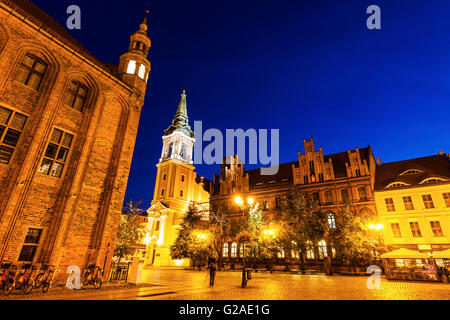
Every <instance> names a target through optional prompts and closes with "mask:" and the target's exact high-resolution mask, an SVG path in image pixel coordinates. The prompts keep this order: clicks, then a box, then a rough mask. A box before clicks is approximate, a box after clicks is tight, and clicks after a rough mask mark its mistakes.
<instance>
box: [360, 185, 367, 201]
mask: <svg viewBox="0 0 450 320" xmlns="http://www.w3.org/2000/svg"><path fill="white" fill-rule="evenodd" d="M358 194H359V200H361V201H363V200H367V191H366V187H359V188H358Z"/></svg>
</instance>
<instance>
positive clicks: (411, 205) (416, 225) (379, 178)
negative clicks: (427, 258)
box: [375, 152, 450, 253]
mask: <svg viewBox="0 0 450 320" xmlns="http://www.w3.org/2000/svg"><path fill="white" fill-rule="evenodd" d="M375 205H376V208H377V212H378V215H379V219H380V221H379V222H380V223H382V224H383V225H384V229H383V231H382V232H383V235H384V244H385V246H387V249H388V250H394V249H398V248H408V249H413V250H419V251H421V252H426V253H431V252H434V251H441V250H445V249H448V248H450V161H449V157H448V156H447V155H445V154H444V153H443V152H439V155H434V156H428V157H423V158H417V159H411V160H405V161H398V162H392V163H386V164H381V163H379V161H378V164H377V172H376V182H375Z"/></svg>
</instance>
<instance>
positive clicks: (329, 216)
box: [328, 212, 336, 229]
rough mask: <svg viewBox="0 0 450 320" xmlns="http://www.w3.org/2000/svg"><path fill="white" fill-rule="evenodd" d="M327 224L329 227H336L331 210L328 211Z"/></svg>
mask: <svg viewBox="0 0 450 320" xmlns="http://www.w3.org/2000/svg"><path fill="white" fill-rule="evenodd" d="M328 225H329V226H330V228H332V229H336V217H335V216H334V213H332V212H330V213H328Z"/></svg>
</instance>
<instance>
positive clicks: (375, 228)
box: [369, 223, 384, 263]
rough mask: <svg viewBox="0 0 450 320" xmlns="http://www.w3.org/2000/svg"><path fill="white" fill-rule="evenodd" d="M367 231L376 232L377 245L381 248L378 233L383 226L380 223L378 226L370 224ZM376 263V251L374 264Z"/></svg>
mask: <svg viewBox="0 0 450 320" xmlns="http://www.w3.org/2000/svg"><path fill="white" fill-rule="evenodd" d="M369 229H372V230H374V231H375V232H376V234H377V236H378V245H379V246H381V237H380V232H381V230H383V229H384V225H383V224H382V223H379V224H370V225H369ZM376 262H377V254H376V250H375V263H376Z"/></svg>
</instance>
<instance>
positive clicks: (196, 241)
mask: <svg viewBox="0 0 450 320" xmlns="http://www.w3.org/2000/svg"><path fill="white" fill-rule="evenodd" d="M207 238H208V229H207V224H206V221H205V220H204V215H203V213H202V212H200V211H199V210H198V208H197V207H195V206H194V205H191V206H189V208H188V211H187V212H186V214H185V216H184V217H183V221H182V223H181V227H180V230H179V232H178V236H177V239H176V240H175V242H174V244H173V245H172V246H171V247H170V255H171V257H172V259H185V258H189V259H198V260H202V259H205V258H206V257H207V256H208V255H209V248H208V243H207V240H206V239H207Z"/></svg>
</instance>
